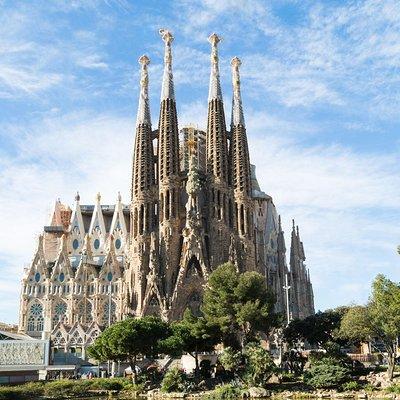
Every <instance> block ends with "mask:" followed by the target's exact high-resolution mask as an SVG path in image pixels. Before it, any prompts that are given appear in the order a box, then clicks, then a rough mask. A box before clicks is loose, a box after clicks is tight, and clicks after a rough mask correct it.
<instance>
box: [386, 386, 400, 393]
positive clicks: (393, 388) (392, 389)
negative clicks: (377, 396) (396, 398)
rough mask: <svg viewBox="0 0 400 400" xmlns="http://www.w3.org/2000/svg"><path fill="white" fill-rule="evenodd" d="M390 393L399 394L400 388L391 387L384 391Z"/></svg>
mask: <svg viewBox="0 0 400 400" xmlns="http://www.w3.org/2000/svg"><path fill="white" fill-rule="evenodd" d="M386 390H387V391H388V392H390V393H395V394H400V386H399V385H392V386H389V387H388V388H387V389H386Z"/></svg>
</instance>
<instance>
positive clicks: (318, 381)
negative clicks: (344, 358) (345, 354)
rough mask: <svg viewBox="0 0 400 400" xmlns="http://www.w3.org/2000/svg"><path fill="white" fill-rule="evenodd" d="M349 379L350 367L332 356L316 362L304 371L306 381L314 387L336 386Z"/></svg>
mask: <svg viewBox="0 0 400 400" xmlns="http://www.w3.org/2000/svg"><path fill="white" fill-rule="evenodd" d="M349 380H350V368H348V367H347V366H346V365H344V364H343V363H342V362H341V361H340V360H337V359H335V358H332V357H326V358H323V359H321V360H318V361H316V362H314V363H313V364H312V365H311V368H310V369H309V370H308V371H307V372H305V373H304V383H306V384H307V385H310V386H312V387H314V388H336V387H339V386H340V385H342V384H344V383H346V382H348V381H349Z"/></svg>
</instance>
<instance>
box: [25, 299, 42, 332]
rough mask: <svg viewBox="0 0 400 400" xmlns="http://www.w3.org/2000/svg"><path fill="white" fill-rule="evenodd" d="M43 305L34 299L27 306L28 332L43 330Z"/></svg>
mask: <svg viewBox="0 0 400 400" xmlns="http://www.w3.org/2000/svg"><path fill="white" fill-rule="evenodd" d="M43 323H44V318H43V306H42V304H41V303H39V302H38V301H35V302H34V303H32V304H31V306H30V307H29V314H28V326H27V330H28V332H40V331H42V330H43Z"/></svg>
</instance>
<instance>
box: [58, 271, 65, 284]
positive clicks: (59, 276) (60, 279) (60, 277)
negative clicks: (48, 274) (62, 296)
mask: <svg viewBox="0 0 400 400" xmlns="http://www.w3.org/2000/svg"><path fill="white" fill-rule="evenodd" d="M64 279H65V275H64V273H63V272H61V274H60V275H58V280H59V281H60V282H64Z"/></svg>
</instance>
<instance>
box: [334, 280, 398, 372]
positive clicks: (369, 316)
mask: <svg viewBox="0 0 400 400" xmlns="http://www.w3.org/2000/svg"><path fill="white" fill-rule="evenodd" d="M340 335H341V336H342V337H344V338H347V339H349V340H352V341H354V342H360V341H371V340H379V341H381V342H382V343H383V345H384V346H385V350H386V352H387V356H388V370H387V374H388V378H389V379H390V380H392V379H393V373H394V366H395V354H396V342H397V338H398V337H399V336H400V284H398V283H395V282H392V281H390V280H389V279H387V278H385V277H384V276H383V275H378V276H377V277H376V278H375V280H374V282H373V284H372V293H371V296H370V299H369V301H368V303H367V305H366V306H356V307H352V308H350V309H349V310H348V311H347V313H346V314H345V315H344V317H343V320H342V323H341V327H340Z"/></svg>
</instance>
